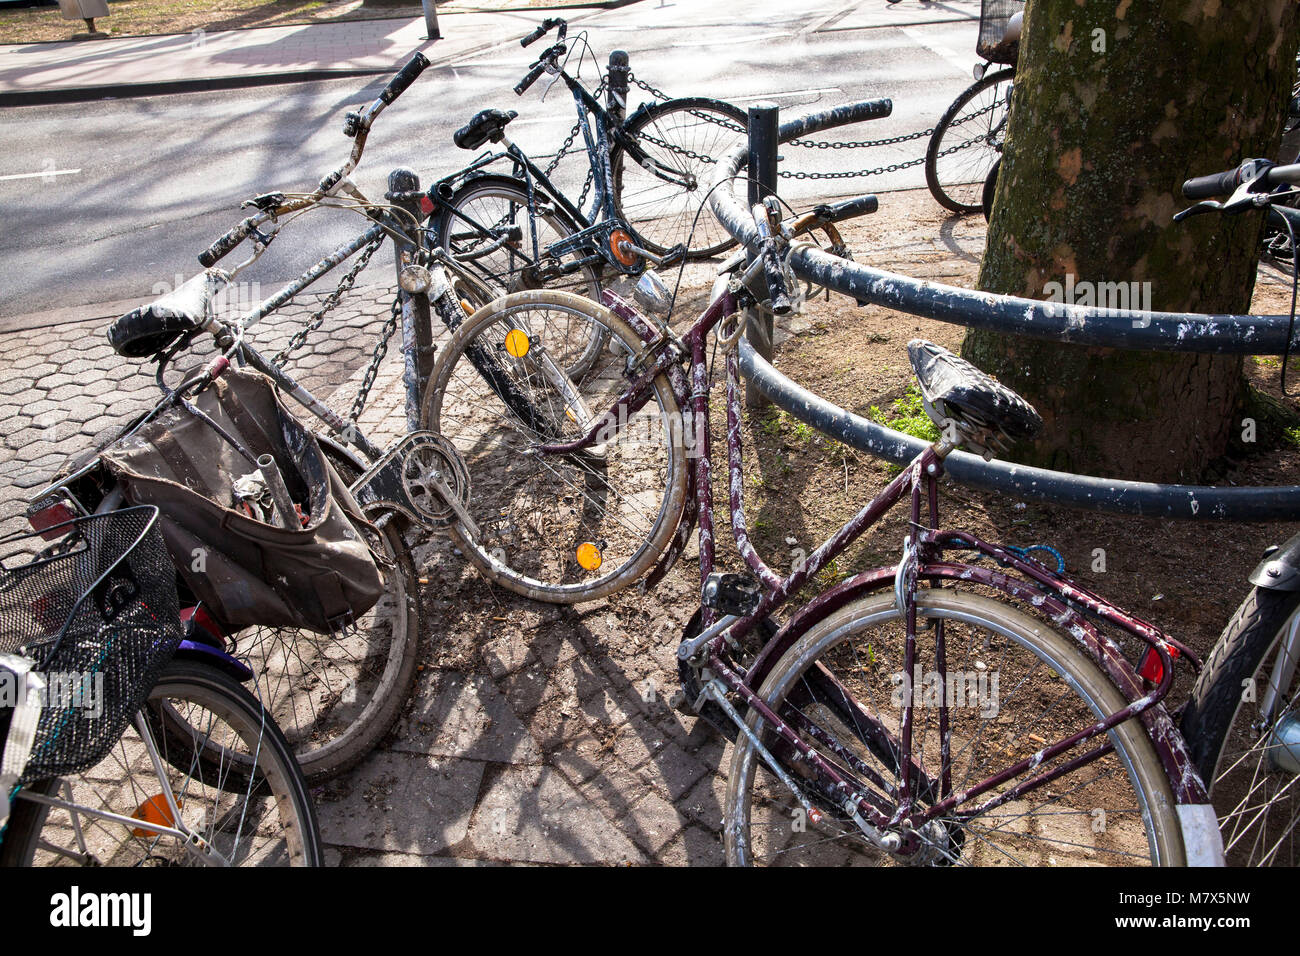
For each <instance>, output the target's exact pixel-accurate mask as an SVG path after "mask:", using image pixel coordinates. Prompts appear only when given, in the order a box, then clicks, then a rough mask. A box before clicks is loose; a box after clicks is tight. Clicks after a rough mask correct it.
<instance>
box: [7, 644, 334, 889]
mask: <svg viewBox="0 0 1300 956" xmlns="http://www.w3.org/2000/svg"><path fill="white" fill-rule="evenodd" d="M254 765H255V766H256V768H257V770H256V772H255V773H253V774H248V773H246V772H244V769H243V768H246V767H249V766H254ZM42 796H44V797H49V798H52V799H55V800H59V801H61V802H62V803H64V804H67V806H56V807H51V806H48V805H46V804H44V803H40V802H37V800H36V799H33V798H34V797H42ZM103 814H118V815H120V816H124V817H128V818H130V819H131V820H132V821H134V822H133V823H120V822H117V821H114V820H111V819H107V818H106V817H105V816H103ZM145 824H154V825H156V826H158V827H162V828H164V831H165V832H158V831H157V830H155V829H150V828H148V827H147V826H145ZM188 835H193V836H194V837H198V838H200V840H199V841H197V842H196V841H194V840H193V839H187V836H188ZM320 855H321V851H320V837H319V833H318V832H317V827H316V816H315V810H314V808H313V806H312V801H311V797H310V795H309V794H308V792H307V786H306V782H305V781H304V780H303V777H302V773H301V772H300V771H299V769H298V765H297V763H296V762H295V761H294V759H293V754H292V753H291V752H290V750H289V748H288V745H287V744H286V743H285V740H284V738H283V736H282V735H281V734H280V732H279V730H278V729H277V728H276V726H275V724H274V723H273V722H271V721H270V720H268V719H267V717H266V714H265V711H264V710H263V709H262V708H261V706H260V705H259V704H258V702H257V700H256V699H254V698H253V696H252V695H251V694H249V693H248V691H247V690H245V689H244V688H243V687H241V686H240V685H239V684H238V683H237V682H236V681H235V680H233V679H232V678H231V677H229V676H228V675H226V674H224V673H222V672H221V671H219V670H216V669H215V668H212V667H210V666H209V665H207V664H203V663H199V662H196V661H188V660H183V659H181V660H174V661H172V662H171V663H170V664H169V665H168V666H167V667H166V668H165V669H164V671H163V673H162V676H161V677H160V678H159V680H158V682H157V684H156V685H155V686H154V689H153V691H152V692H151V693H150V694H149V699H148V702H147V703H146V704H145V706H144V707H143V708H141V710H140V712H139V715H138V717H137V719H136V721H135V722H134V724H133V726H131V727H128V729H127V731H126V733H125V734H123V736H122V738H121V739H120V740H119V741H118V743H117V744H116V745H115V746H114V748H113V749H112V750H111V751H110V752H109V754H108V755H107V756H106V757H105V758H104V759H103V760H102V761H100V763H99V764H97V765H96V766H94V767H92V768H91V769H89V770H87V771H86V772H85V773H82V774H79V775H76V776H74V777H68V778H60V779H57V780H46V781H42V782H41V783H38V784H35V785H34V786H33V787H31V788H29V789H28V790H24V791H20V792H19V794H18V797H17V798H16V799H15V801H14V804H13V812H12V814H11V815H10V818H9V825H8V827H7V828H6V830H5V832H4V838H3V842H0V865H5V866H32V865H36V866H68V865H73V866H76V865H82V866H201V865H209V864H216V865H232V866H316V865H319V864H320Z"/></svg>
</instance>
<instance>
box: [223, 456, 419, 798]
mask: <svg viewBox="0 0 1300 956" xmlns="http://www.w3.org/2000/svg"><path fill="white" fill-rule="evenodd" d="M321 450H322V452H324V454H325V456H326V458H328V459H329V461H330V464H332V465H333V466H334V468H335V470H336V471H338V473H339V477H341V478H342V479H343V481H344V483H345V484H349V485H350V484H351V483H352V482H353V481H355V480H356V479H357V478H358V477H360V475H361V470H359V465H358V463H355V462H353V461H351V460H350V459H348V458H347V457H345V456H344V455H342V454H340V453H339V452H338V451H336V450H335V449H334V448H332V447H331V446H330V445H329V444H328V443H325V442H323V443H322V444H321ZM363 533H367V534H368V533H369V532H363ZM372 543H373V544H374V545H376V546H378V547H379V549H380V550H381V551H382V552H383V554H384V557H385V558H386V559H387V562H388V563H389V564H390V565H391V566H384V565H383V564H381V566H380V573H381V574H383V575H384V576H385V578H386V580H385V588H386V590H385V594H384V596H383V597H381V598H380V599H379V602H378V603H377V604H376V605H375V607H373V608H371V610H370V611H368V612H367V613H366V614H365V615H363V616H362V617H361V619H360V620H359V621H358V622H357V623H356V625H355V627H354V628H353V629H352V630H350V631H349V632H347V633H345V634H317V633H315V632H314V631H308V630H305V629H296V628H287V627H285V628H280V627H266V626H264V627H252V628H246V629H244V630H242V631H240V632H238V633H236V634H235V635H233V641H234V645H235V648H236V650H237V651H238V653H239V654H240V656H241V657H244V658H245V659H246V660H247V662H248V663H249V665H250V666H251V667H252V668H253V670H254V672H255V673H256V675H257V676H256V680H257V683H258V688H259V697H260V699H261V700H262V701H263V702H264V703H266V704H267V709H268V710H269V711H270V713H271V715H272V716H273V717H274V719H275V720H276V721H277V723H278V724H279V725H280V728H281V730H282V731H283V733H284V735H285V737H286V738H287V739H288V740H289V742H290V745H291V746H292V747H293V751H294V755H295V756H296V757H297V759H298V763H299V764H300V765H301V767H302V772H303V775H304V776H305V777H306V778H307V781H308V783H310V784H311V785H312V786H317V785H319V784H321V783H324V782H325V781H327V780H329V779H331V778H333V777H336V776H338V775H339V774H340V773H343V772H344V771H345V770H348V769H350V768H351V767H353V766H355V765H356V764H357V763H359V762H360V761H361V760H362V759H363V758H364V757H365V756H366V755H367V754H369V753H370V752H371V751H372V750H374V748H375V746H376V745H378V743H379V741H380V740H382V739H383V738H384V736H385V735H386V734H387V733H388V732H389V730H391V729H392V726H393V724H394V723H396V721H397V718H398V716H399V715H400V714H401V712H402V708H403V707H404V706H405V704H406V701H407V699H408V698H409V697H410V694H411V688H412V686H413V685H414V683H415V668H416V662H417V659H418V657H419V649H420V613H419V600H418V590H417V578H416V573H415V567H414V564H413V562H412V561H411V556H410V552H409V549H408V548H407V546H406V543H405V542H404V541H403V540H402V536H401V534H400V532H399V530H398V528H397V527H395V525H394V522H389V523H388V524H386V525H385V526H384V527H383V528H382V529H380V532H379V538H378V539H377V540H375V541H373V542H372Z"/></svg>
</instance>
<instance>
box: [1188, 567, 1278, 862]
mask: <svg viewBox="0 0 1300 956" xmlns="http://www.w3.org/2000/svg"><path fill="white" fill-rule="evenodd" d="M1297 609H1300V592H1296V591H1290V592H1287V591H1270V590H1267V589H1264V588H1255V589H1254V590H1253V591H1251V592H1250V594H1249V595H1248V596H1247V597H1246V600H1245V601H1243V602H1242V604H1241V606H1240V607H1239V608H1237V612H1236V613H1235V614H1234V615H1233V616H1232V620H1231V621H1230V622H1229V623H1228V626H1227V627H1226V628H1225V629H1224V631H1223V634H1222V635H1221V636H1220V637H1219V640H1218V642H1217V643H1216V644H1215V645H1214V650H1213V651H1212V652H1211V653H1210V657H1209V660H1208V661H1206V664H1205V669H1204V670H1202V671H1201V674H1200V676H1199V677H1198V678H1197V681H1196V685H1195V687H1193V689H1192V696H1191V700H1190V701H1189V702H1188V705H1187V710H1186V712H1185V713H1184V715H1183V721H1182V730H1183V736H1184V737H1186V738H1187V744H1188V747H1189V749H1190V751H1191V754H1192V759H1193V760H1194V761H1195V762H1196V766H1197V769H1198V770H1199V771H1200V773H1201V778H1202V779H1203V780H1204V781H1205V782H1206V783H1207V784H1208V785H1209V787H1210V796H1211V797H1212V798H1213V800H1214V807H1215V810H1216V812H1217V813H1218V815H1219V828H1220V832H1221V833H1222V834H1223V845H1224V854H1225V856H1226V857H1227V861H1228V863H1229V865H1237V866H1295V865H1296V863H1297V861H1300V826H1297V823H1298V822H1300V774H1298V773H1297V755H1300V678H1298V677H1297V674H1296V671H1297V670H1300V668H1296V666H1295V663H1294V661H1293V660H1292V661H1291V663H1290V666H1289V667H1288V666H1287V660H1283V661H1282V662H1281V666H1279V662H1278V657H1279V654H1280V652H1281V651H1282V649H1283V647H1284V639H1285V638H1287V637H1288V636H1289V635H1290V633H1291V629H1292V628H1293V627H1295V626H1296V625H1297V623H1298V620H1297V617H1296V611H1297ZM1288 672H1289V673H1288ZM1270 689H1272V690H1273V693H1272V694H1270V693H1269V691H1270ZM1288 742H1289V744H1290V746H1289V747H1288V746H1287V745H1286V744H1287V743H1288Z"/></svg>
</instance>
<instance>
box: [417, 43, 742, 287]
mask: <svg viewBox="0 0 1300 956" xmlns="http://www.w3.org/2000/svg"><path fill="white" fill-rule="evenodd" d="M552 29H554V30H556V36H557V42H555V43H554V44H552V45H551V46H550V47H548V48H547V50H546V51H545V52H544V53H542V55H541V56H540V57H538V59H537V60H536V61H535V62H534V63H533V64H532V66H531V67H530V68H529V72H528V74H527V75H526V76H525V77H524V79H523V80H521V81H520V82H519V84H518V85H517V86H516V87H515V92H516V93H517V94H519V95H523V93H524V92H525V91H527V90H528V89H529V88H530V87H531V86H532V85H533V84H534V83H535V82H536V81H537V80H538V79H539V78H540V77H542V76H543V75H544V74H545V75H549V76H552V77H554V79H553V80H552V81H551V82H552V83H554V82H557V81H558V82H562V83H563V84H564V85H565V87H567V89H568V90H569V92H570V93H571V95H572V97H573V103H574V107H575V109H576V110H577V113H578V122H577V124H576V125H575V126H574V127H573V129H572V130H570V132H569V135H568V137H567V138H566V140H565V142H564V143H563V144H562V145H561V147H560V149H559V150H558V151H557V153H556V155H555V157H554V159H553V161H552V162H551V163H550V164H549V165H548V166H547V168H545V169H542V168H541V167H539V166H537V165H536V164H535V163H534V162H533V161H532V160H531V159H530V158H529V157H528V156H527V154H525V153H524V152H523V150H521V149H519V147H517V146H516V145H515V144H513V143H511V142H510V140H509V139H508V138H507V136H506V132H505V131H506V127H507V126H508V124H509V123H510V122H511V120H513V119H514V118H515V116H516V114H515V113H514V112H513V111H508V112H507V111H504V110H499V109H488V110H483V111H481V112H480V113H478V114H477V115H476V116H475V117H474V118H473V119H472V120H471V121H470V122H469V124H467V125H466V126H464V127H462V128H461V129H460V130H459V131H457V133H456V135H455V140H456V144H457V145H458V146H461V147H463V148H465V149H479V148H480V147H482V146H484V145H485V144H486V143H488V142H492V143H500V144H502V148H500V149H495V148H490V149H488V150H486V151H485V152H483V153H482V154H481V155H479V156H478V157H476V158H475V159H474V161H473V162H471V163H470V164H469V165H468V166H466V167H465V168H464V169H462V170H459V171H458V172H456V173H453V174H452V175H450V176H446V177H443V178H442V179H440V180H439V181H438V182H437V183H436V184H435V187H434V188H433V189H431V190H430V200H429V206H430V207H431V208H430V210H429V211H430V212H431V215H430V227H431V229H432V232H433V239H432V244H434V245H439V246H441V247H443V248H444V249H446V250H447V251H448V252H450V253H451V255H452V256H453V258H455V259H456V260H457V261H458V262H460V263H461V264H462V265H464V266H465V267H466V268H468V269H470V270H471V271H473V272H474V274H475V275H477V276H478V277H479V278H480V279H481V280H483V281H484V283H485V284H487V285H488V286H489V287H490V288H492V289H493V290H494V291H498V292H514V291H520V290H522V289H528V288H540V287H542V286H545V287H547V288H568V289H570V290H572V291H576V292H579V293H581V294H584V295H587V296H589V297H591V298H598V296H599V291H600V281H601V278H602V276H604V275H607V274H609V275H613V276H618V275H637V274H639V273H640V272H641V271H642V270H643V269H644V268H645V267H646V266H647V264H649V262H652V261H659V260H662V259H663V258H664V257H669V256H681V255H687V256H689V257H692V258H700V257H708V256H711V255H714V254H716V253H718V252H721V251H722V250H723V249H726V248H728V247H729V246H731V245H732V241H731V239H730V237H728V236H726V235H725V234H724V233H721V232H720V231H719V229H718V225H717V223H716V222H714V221H711V219H710V217H709V216H708V214H707V212H706V213H704V214H703V215H697V214H699V213H700V206H701V203H702V201H703V197H704V190H705V184H706V183H707V182H708V180H709V178H710V175H711V169H712V167H713V166H714V165H715V164H716V161H717V157H718V156H720V155H722V154H723V153H724V152H726V151H727V150H728V149H730V148H731V147H732V146H734V145H735V144H736V143H737V142H740V141H742V140H743V139H744V135H745V122H746V114H745V113H744V111H743V110H740V109H738V108H736V107H734V106H731V105H729V104H727V103H723V102H721V101H719V100H714V99H709V98H705V97H691V98H686V99H667V100H664V101H663V102H658V101H654V100H652V101H650V102H648V103H644V104H642V106H641V107H639V108H638V109H637V110H635V111H633V112H632V114H631V115H626V113H625V107H626V103H627V97H628V89H629V82H630V77H631V71H630V69H629V67H628V66H627V62H626V55H625V54H624V55H623V56H622V57H621V58H620V57H619V56H618V55H617V54H615V56H614V57H612V58H611V63H610V69H609V75H608V76H607V77H605V78H602V81H601V84H600V86H599V87H598V88H597V90H596V91H595V93H594V94H593V93H592V92H589V91H588V90H587V89H586V88H585V87H584V86H583V84H582V81H581V79H580V75H577V76H575V75H570V74H569V73H568V72H567V65H568V63H569V61H570V60H571V58H572V57H573V56H574V55H575V54H576V55H577V56H578V72H579V74H580V70H581V66H582V61H583V59H584V58H585V57H586V56H588V55H590V48H589V47H588V45H587V42H586V38H585V35H583V34H579V35H578V36H577V37H576V38H575V39H574V41H573V43H572V45H570V44H569V43H566V37H567V31H568V25H567V23H566V22H565V21H564V20H563V19H559V18H554V19H547V20H546V21H544V22H543V24H542V25H541V26H540V27H538V28H537V29H536V30H534V31H533V32H532V33H531V34H529V35H528V36H527V37H524V39H523V40H522V41H521V42H522V43H523V45H524V46H527V45H529V44H531V43H533V42H535V41H536V40H538V39H540V38H541V37H542V36H544V35H545V34H546V33H548V32H550V31H551V30H552ZM601 92H604V93H606V97H607V102H606V103H604V104H602V103H601V102H600V100H599V99H598V97H599V95H600V94H601ZM579 133H581V135H582V142H583V145H584V147H585V151H586V159H587V172H586V178H585V180H584V182H583V187H582V190H581V193H580V195H579V196H578V197H577V199H576V200H574V199H571V198H570V197H569V196H567V195H565V193H564V192H563V191H562V190H561V189H560V188H558V187H557V186H556V184H555V183H554V182H553V181H552V179H551V173H553V172H554V171H555V169H556V167H557V166H558V165H559V163H560V161H561V160H562V159H563V158H564V157H565V155H566V154H568V153H569V151H570V149H571V147H572V145H573V142H574V139H575V137H577V136H578V135H579ZM503 166H504V168H507V169H508V170H509V173H508V174H502V173H500V172H497V171H496V170H498V169H500V168H502V167H503ZM589 190H592V197H591V204H590V206H588V205H587V195H588V191H589Z"/></svg>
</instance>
